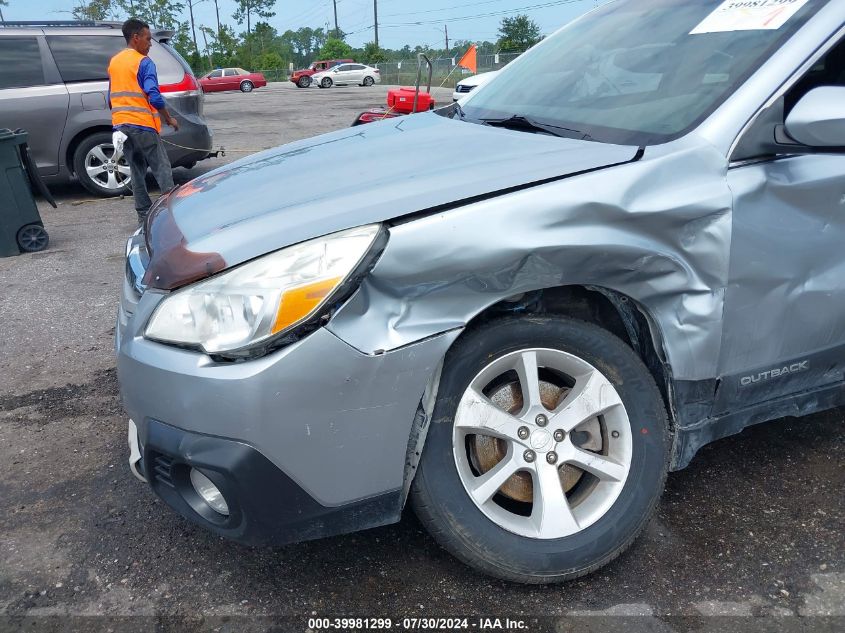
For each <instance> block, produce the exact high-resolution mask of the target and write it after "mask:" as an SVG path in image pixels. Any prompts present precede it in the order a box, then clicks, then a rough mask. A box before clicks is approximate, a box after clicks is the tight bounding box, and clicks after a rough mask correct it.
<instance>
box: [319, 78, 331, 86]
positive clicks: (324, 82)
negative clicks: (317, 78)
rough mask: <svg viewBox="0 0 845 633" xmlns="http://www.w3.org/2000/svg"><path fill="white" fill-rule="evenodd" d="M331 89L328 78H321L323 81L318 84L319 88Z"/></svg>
mask: <svg viewBox="0 0 845 633" xmlns="http://www.w3.org/2000/svg"><path fill="white" fill-rule="evenodd" d="M331 87H332V80H331V79H330V78H329V77H323V80H322V81H321V82H320V88H331Z"/></svg>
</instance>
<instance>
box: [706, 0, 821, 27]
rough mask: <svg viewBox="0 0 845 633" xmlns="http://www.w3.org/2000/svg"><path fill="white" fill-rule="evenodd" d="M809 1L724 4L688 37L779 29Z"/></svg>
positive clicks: (747, 0)
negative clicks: (703, 34)
mask: <svg viewBox="0 0 845 633" xmlns="http://www.w3.org/2000/svg"><path fill="white" fill-rule="evenodd" d="M808 1H809V0H725V2H723V3H722V4H720V5H719V6H718V7H716V10H715V11H713V13H711V14H710V15H708V16H707V17H706V18H704V20H703V21H702V22H701V24H699V25H698V26H697V27H695V28H694V29H693V30H692V31H690V35H698V34H700V33H726V32H729V31H758V30H774V29H779V28H780V27H782V26H783V25H784V24H786V21H787V20H789V18H791V17H792V16H793V15H795V14H796V13H797V12H798V9H800V8H801V7H803V6H804V5H805V4H807V2H808Z"/></svg>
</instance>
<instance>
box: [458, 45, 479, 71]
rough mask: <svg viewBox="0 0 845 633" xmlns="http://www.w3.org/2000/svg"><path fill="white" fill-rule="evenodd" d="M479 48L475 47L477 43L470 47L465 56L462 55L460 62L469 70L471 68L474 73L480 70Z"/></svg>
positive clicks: (460, 64) (459, 63)
mask: <svg viewBox="0 0 845 633" xmlns="http://www.w3.org/2000/svg"><path fill="white" fill-rule="evenodd" d="M477 53H478V50H477V49H476V47H475V44H473V45H472V46H470V47H469V50H468V51H467V52H466V53H464V56H463V57H461V61H459V62H458V66H463V67H464V68H467V69H468V70H471V71H472V72H473V73H477V72H478V55H477Z"/></svg>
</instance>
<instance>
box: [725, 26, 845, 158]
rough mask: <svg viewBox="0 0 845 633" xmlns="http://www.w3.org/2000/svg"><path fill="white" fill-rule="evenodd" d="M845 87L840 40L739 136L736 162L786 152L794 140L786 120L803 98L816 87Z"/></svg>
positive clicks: (844, 45)
mask: <svg viewBox="0 0 845 633" xmlns="http://www.w3.org/2000/svg"><path fill="white" fill-rule="evenodd" d="M823 86H842V87H845V39H843V40H841V41H839V42H838V43H837V44H836V45H834V47H833V48H832V49H830V50H829V51H828V53H827V54H826V55H825V56H824V57H823V58H822V59H820V60H819V61H818V62H816V64H814V65H813V67H812V68H810V70H808V71H807V73H806V74H805V75H804V76H803V77H802V78H801V79H799V80H798V81H797V82H796V83H795V85H793V86H792V88H790V89H789V92H787V93H786V94H785V95H784V96H783V98H781V99H778V100H777V101H775V102H774V103H773V104H772V105H771V106H770V107H768V108H766V109H765V110H763V111H762V112H761V113H760V115H759V116H758V118H757V120H756V121H755V122H754V125H752V126H751V128H750V129H749V130H747V131H746V133H745V134H744V135H743V136H742V137H741V138H740V139H739V142H738V143H737V146H736V149H735V150H734V152H733V154H732V155H731V160H732V161H739V160H745V159H749V158H755V157H758V156H771V155H775V154H780V153H783V152H784V151H785V150H784V146H786V147H788V146H790V145H794V142H793V141H792V140H791V139H789V137H788V136H786V135H785V134H784V130H783V128H784V123H785V121H786V118H787V117H788V116H789V113H790V112H792V109H793V108H794V107H795V105H796V104H797V103H798V102H799V101H800V100H801V98H802V97H803V96H804V95H806V94H807V93H808V92H810V91H811V90H813V89H814V88H821V87H823Z"/></svg>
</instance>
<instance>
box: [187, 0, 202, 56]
mask: <svg viewBox="0 0 845 633" xmlns="http://www.w3.org/2000/svg"><path fill="white" fill-rule="evenodd" d="M194 2H196V0H188V11H189V13H190V14H191V35H192V36H193V40H194V52H195V53H196V54H197V55H199V54H200V49H199V46H197V30H196V29H195V28H194Z"/></svg>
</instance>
